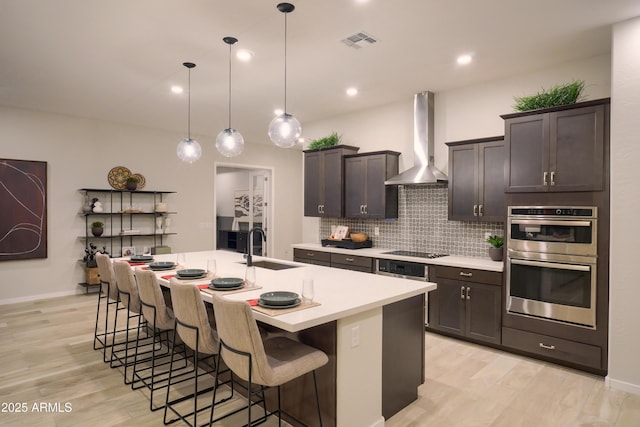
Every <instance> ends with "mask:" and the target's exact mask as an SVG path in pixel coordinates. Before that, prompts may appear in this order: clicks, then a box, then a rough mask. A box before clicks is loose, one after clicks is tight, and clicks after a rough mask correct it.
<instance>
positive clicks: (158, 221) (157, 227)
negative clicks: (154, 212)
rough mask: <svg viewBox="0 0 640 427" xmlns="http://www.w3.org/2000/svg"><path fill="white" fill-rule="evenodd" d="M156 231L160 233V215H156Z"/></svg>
mask: <svg viewBox="0 0 640 427" xmlns="http://www.w3.org/2000/svg"><path fill="white" fill-rule="evenodd" d="M156 233H162V216H157V217H156Z"/></svg>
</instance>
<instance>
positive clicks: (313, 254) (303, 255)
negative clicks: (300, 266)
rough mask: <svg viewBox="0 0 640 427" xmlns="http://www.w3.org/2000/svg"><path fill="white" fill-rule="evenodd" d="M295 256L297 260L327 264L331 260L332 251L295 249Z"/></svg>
mask: <svg viewBox="0 0 640 427" xmlns="http://www.w3.org/2000/svg"><path fill="white" fill-rule="evenodd" d="M293 257H294V258H295V259H296V261H300V262H309V263H310V264H316V263H318V265H325V264H324V263H326V265H327V266H328V265H329V263H330V262H331V253H330V252H323V251H314V250H310V249H299V248H294V249H293Z"/></svg>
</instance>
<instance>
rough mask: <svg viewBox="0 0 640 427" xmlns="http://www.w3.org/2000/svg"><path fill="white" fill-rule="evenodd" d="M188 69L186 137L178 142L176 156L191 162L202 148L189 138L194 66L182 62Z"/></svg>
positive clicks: (200, 153) (196, 157)
mask: <svg viewBox="0 0 640 427" xmlns="http://www.w3.org/2000/svg"><path fill="white" fill-rule="evenodd" d="M182 65H184V66H185V67H187V69H188V70H189V94H188V95H189V96H188V99H189V105H188V109H187V137H186V138H185V139H183V140H182V141H180V142H179V143H178V158H179V159H180V160H182V161H183V162H186V163H193V162H195V161H196V160H198V159H199V158H200V157H201V156H202V148H201V147H200V144H198V141H196V140H195V139H191V69H192V68H194V67H195V66H196V64H194V63H193V62H183V63H182Z"/></svg>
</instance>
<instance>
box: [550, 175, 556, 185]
mask: <svg viewBox="0 0 640 427" xmlns="http://www.w3.org/2000/svg"><path fill="white" fill-rule="evenodd" d="M551 185H556V173H555V172H551Z"/></svg>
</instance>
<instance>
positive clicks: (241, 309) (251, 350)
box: [211, 295, 329, 426]
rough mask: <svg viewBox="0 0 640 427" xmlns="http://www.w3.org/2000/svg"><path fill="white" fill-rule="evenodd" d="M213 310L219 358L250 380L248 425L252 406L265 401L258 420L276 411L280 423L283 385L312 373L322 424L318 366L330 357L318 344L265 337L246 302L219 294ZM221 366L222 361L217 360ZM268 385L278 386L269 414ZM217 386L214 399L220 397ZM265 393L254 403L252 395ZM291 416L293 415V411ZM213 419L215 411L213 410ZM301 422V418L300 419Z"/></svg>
mask: <svg viewBox="0 0 640 427" xmlns="http://www.w3.org/2000/svg"><path fill="white" fill-rule="evenodd" d="M213 312H214V314H215V318H216V329H217V330H218V335H219V341H220V344H219V350H218V357H219V358H220V357H221V358H222V360H223V361H224V363H225V364H226V365H227V366H228V367H229V369H231V371H232V372H233V373H234V374H236V375H237V376H238V377H240V378H241V379H243V380H244V381H247V382H248V384H249V385H248V390H247V412H248V414H247V417H248V422H247V425H248V426H251V425H252V424H251V407H252V406H253V405H255V404H257V403H260V402H263V404H264V412H265V415H264V416H263V417H262V418H261V419H260V420H258V421H257V423H261V422H263V421H265V420H266V418H267V417H268V416H270V415H273V414H276V413H277V414H278V417H279V418H280V419H279V421H278V423H279V425H280V424H281V422H282V417H281V415H282V414H283V413H284V412H283V411H282V410H281V405H280V386H281V385H282V384H285V383H287V382H289V381H291V380H293V379H295V378H298V377H301V376H302V375H305V374H307V373H309V372H311V373H312V374H313V385H314V389H315V393H316V407H317V409H318V418H319V420H320V425H321V426H322V415H321V413H320V400H319V398H318V384H317V381H316V369H318V368H320V367H322V366H324V365H325V364H326V363H327V362H328V361H329V358H328V357H327V355H326V354H325V353H324V352H323V351H320V350H318V349H316V348H314V347H311V346H308V345H306V344H303V343H301V342H298V341H294V340H292V339H289V338H286V337H282V336H277V337H273V338H267V339H264V340H263V339H262V337H261V336H260V331H259V330H258V324H257V323H256V320H255V318H254V317H253V313H252V311H251V307H250V306H249V304H248V303H247V302H245V301H232V300H229V299H226V298H223V297H221V296H218V295H214V296H213ZM217 365H218V366H220V361H218V363H217ZM252 384H258V385H260V386H261V387H260V390H257V391H255V392H254V391H253V390H252ZM265 387H277V388H278V410H277V411H273V412H271V413H268V414H267V407H266V401H265V400H264V390H265ZM216 392H217V382H216V388H215V389H214V391H213V399H214V400H215V398H216ZM257 393H261V394H262V398H261V400H259V401H257V402H253V403H252V400H251V396H252V395H254V394H257ZM287 415H288V416H289V417H291V418H293V417H292V416H291V415H290V414H287ZM211 418H212V419H213V411H212V412H211ZM296 421H298V420H296Z"/></svg>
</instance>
